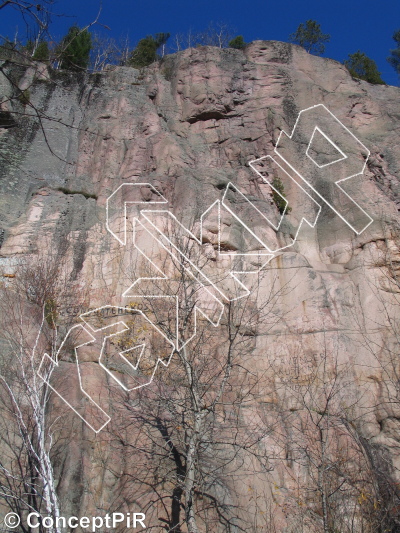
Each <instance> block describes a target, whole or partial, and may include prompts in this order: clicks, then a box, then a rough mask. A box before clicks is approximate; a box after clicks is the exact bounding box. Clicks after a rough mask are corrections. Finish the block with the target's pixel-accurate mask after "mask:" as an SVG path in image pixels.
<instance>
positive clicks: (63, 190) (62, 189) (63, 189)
mask: <svg viewBox="0 0 400 533" xmlns="http://www.w3.org/2000/svg"><path fill="white" fill-rule="evenodd" d="M57 191H60V192H63V193H64V194H81V195H82V196H84V197H85V198H86V199H88V198H93V199H94V200H97V194H91V193H89V192H85V191H74V190H71V189H67V188H66V187H58V188H57Z"/></svg>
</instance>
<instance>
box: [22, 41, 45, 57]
mask: <svg viewBox="0 0 400 533" xmlns="http://www.w3.org/2000/svg"><path fill="white" fill-rule="evenodd" d="M24 50H25V51H26V52H27V53H28V54H29V55H30V56H31V57H32V59H36V60H37V61H48V60H49V59H50V50H49V43H48V42H47V41H40V42H39V43H38V45H37V46H36V49H35V43H34V42H33V41H28V42H27V43H26V45H25V46H24Z"/></svg>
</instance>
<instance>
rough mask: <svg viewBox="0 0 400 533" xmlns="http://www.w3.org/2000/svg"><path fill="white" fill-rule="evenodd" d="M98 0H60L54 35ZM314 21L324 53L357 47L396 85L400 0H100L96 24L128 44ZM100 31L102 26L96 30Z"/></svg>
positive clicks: (282, 31)
mask: <svg viewBox="0 0 400 533" xmlns="http://www.w3.org/2000/svg"><path fill="white" fill-rule="evenodd" d="M99 3H100V2H99V0H58V1H57V2H56V3H55V6H54V11H55V12H56V13H60V14H61V13H62V14H65V15H68V17H55V18H54V22H53V26H52V33H53V35H54V36H55V37H58V38H59V37H61V36H62V35H63V34H64V33H65V32H66V29H67V28H68V26H70V25H72V23H74V22H77V23H78V24H79V25H81V26H83V25H86V24H88V23H89V22H90V21H92V20H93V19H94V18H95V16H96V14H97V12H98V9H99ZM310 18H311V19H315V20H317V21H318V22H319V23H320V24H321V29H322V30H323V32H324V33H329V34H331V42H330V43H328V44H327V46H326V53H325V56H327V57H331V58H333V59H337V60H339V61H343V60H344V59H346V57H347V55H348V54H349V53H353V52H356V51H357V50H361V51H362V52H365V53H366V54H367V55H368V56H369V57H371V58H372V59H374V60H375V61H376V63H377V65H378V68H379V70H380V72H381V74H382V78H383V79H384V80H385V81H386V83H389V84H391V85H399V78H398V76H397V74H396V73H395V71H394V70H393V69H392V67H391V66H390V65H389V64H388V63H387V61H386V57H387V56H388V54H389V50H390V48H393V47H394V41H393V40H392V34H393V32H394V31H395V30H396V29H399V28H400V2H399V0H379V2H378V1H377V0H334V1H327V0H308V1H301V0H284V1H282V0H281V1H280V0H277V1H274V2H272V1H270V0H240V1H239V0H197V1H191V0H103V1H102V13H101V16H100V22H101V23H103V24H106V25H107V26H109V27H110V30H105V29H103V30H102V31H104V32H105V33H107V34H108V35H110V36H112V37H115V38H116V39H118V38H119V37H120V36H126V35H128V36H129V38H130V41H131V43H132V44H135V42H137V41H138V40H139V39H140V38H141V37H144V36H145V35H147V34H154V33H157V32H169V33H171V34H175V33H185V32H187V31H188V30H189V29H190V28H191V29H192V30H193V31H194V32H196V31H201V30H203V29H205V28H206V27H207V26H208V24H209V23H210V22H215V23H219V22H223V23H226V24H228V25H230V26H231V27H232V28H233V29H234V30H235V33H237V34H242V35H243V36H244V38H245V40H246V41H247V42H249V41H252V40H255V39H266V40H270V39H276V40H279V41H287V40H288V36H289V34H290V33H292V32H294V31H295V30H296V28H297V26H298V25H299V24H300V23H301V22H304V21H306V20H307V19H310ZM16 26H18V33H19V35H20V36H21V37H23V36H24V33H25V26H24V24H23V23H22V22H21V19H20V17H19V16H18V15H17V14H16V13H15V12H13V11H12V10H11V9H8V8H4V9H3V10H1V11H0V34H1V35H3V36H4V35H7V36H9V37H12V36H13V35H14V33H15V28H16ZM98 29H99V30H100V29H101V28H98Z"/></svg>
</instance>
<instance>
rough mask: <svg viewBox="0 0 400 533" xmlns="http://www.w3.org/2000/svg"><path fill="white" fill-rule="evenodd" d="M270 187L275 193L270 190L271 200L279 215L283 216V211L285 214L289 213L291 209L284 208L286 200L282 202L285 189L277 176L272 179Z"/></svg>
mask: <svg viewBox="0 0 400 533" xmlns="http://www.w3.org/2000/svg"><path fill="white" fill-rule="evenodd" d="M271 185H272V187H274V189H276V191H277V192H276V191H274V190H272V199H273V201H274V204H275V205H276V207H277V208H278V211H279V213H280V214H281V215H283V213H284V212H285V209H286V214H288V213H290V211H291V210H292V208H291V207H289V206H287V208H286V205H287V203H286V200H284V197H285V187H284V185H283V183H282V180H281V179H280V178H279V177H278V176H274V177H273V179H272V182H271ZM278 193H280V194H278ZM282 196H283V198H282Z"/></svg>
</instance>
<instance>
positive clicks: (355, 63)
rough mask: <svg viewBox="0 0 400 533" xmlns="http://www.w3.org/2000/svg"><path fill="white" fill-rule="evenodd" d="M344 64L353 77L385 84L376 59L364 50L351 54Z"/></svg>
mask: <svg viewBox="0 0 400 533" xmlns="http://www.w3.org/2000/svg"><path fill="white" fill-rule="evenodd" d="M344 65H345V66H346V67H347V69H348V71H349V72H350V74H351V75H352V76H353V78H358V79H360V80H364V81H368V82H369V83H376V84H381V85H384V84H385V82H384V81H383V79H382V78H381V73H380V72H379V70H378V67H377V65H376V63H375V61H374V60H373V59H371V58H369V57H368V56H367V55H366V54H364V52H360V50H358V51H357V52H355V53H354V54H349V59H347V60H346V61H344Z"/></svg>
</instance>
